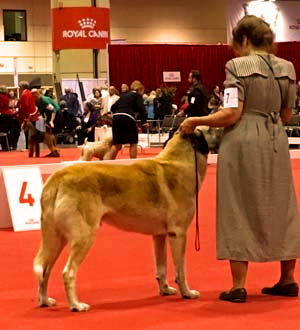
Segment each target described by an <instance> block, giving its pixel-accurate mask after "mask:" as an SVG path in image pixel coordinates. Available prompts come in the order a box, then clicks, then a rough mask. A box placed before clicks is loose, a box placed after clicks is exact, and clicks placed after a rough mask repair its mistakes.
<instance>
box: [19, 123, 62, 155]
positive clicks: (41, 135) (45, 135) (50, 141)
mask: <svg viewBox="0 0 300 330" xmlns="http://www.w3.org/2000/svg"><path fill="white" fill-rule="evenodd" d="M22 129H23V131H24V132H26V131H28V145H29V157H33V155H34V153H35V157H40V143H44V144H46V146H47V147H48V148H49V150H50V154H48V155H47V156H46V157H60V154H59V149H58V148H57V147H56V140H55V136H54V135H53V134H52V133H50V132H42V131H40V130H38V129H37V128H35V127H34V125H33V124H32V122H31V121H30V120H29V119H25V120H24V122H23V124H22Z"/></svg>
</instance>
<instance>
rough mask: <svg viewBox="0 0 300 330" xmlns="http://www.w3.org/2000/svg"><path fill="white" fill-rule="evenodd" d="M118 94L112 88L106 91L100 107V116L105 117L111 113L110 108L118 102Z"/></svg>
mask: <svg viewBox="0 0 300 330" xmlns="http://www.w3.org/2000/svg"><path fill="white" fill-rule="evenodd" d="M118 94H119V92H118V91H117V89H116V88H115V87H114V86H110V87H109V89H108V95H106V96H104V98H103V100H102V106H101V114H102V115H105V114H107V113H110V112H111V107H112V106H113V105H114V104H115V103H116V102H117V101H118V100H119V98H120V96H119V95H118Z"/></svg>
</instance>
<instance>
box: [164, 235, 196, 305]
mask: <svg viewBox="0 0 300 330" xmlns="http://www.w3.org/2000/svg"><path fill="white" fill-rule="evenodd" d="M168 236H169V241H170V244H171V251H172V256H173V262H174V268H175V274H176V275H175V281H176V283H177V284H178V287H179V291H180V293H181V295H182V297H183V298H185V299H192V298H198V297H199V295H200V294H199V292H198V291H196V290H190V289H189V287H188V284H187V282H186V278H185V249H186V232H182V231H174V232H173V231H172V232H169V233H168Z"/></svg>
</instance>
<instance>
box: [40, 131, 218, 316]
mask: <svg viewBox="0 0 300 330" xmlns="http://www.w3.org/2000/svg"><path fill="white" fill-rule="evenodd" d="M205 135H207V136H208V139H206V138H205V137H204V134H203V133H202V131H201V130H200V129H196V130H195V132H194V133H193V134H192V135H189V136H186V137H185V136H181V135H180V133H179V132H176V133H175V134H174V136H173V137H172V139H170V140H169V142H168V143H167V145H166V146H165V148H164V149H163V150H162V151H161V152H160V153H159V154H158V155H157V156H156V157H154V158H153V159H144V160H141V159H140V160H136V161H134V162H133V163H130V164H120V163H117V164H116V163H113V162H106V161H104V162H101V163H87V162H85V163H81V162H79V163H76V164H73V165H70V166H67V167H65V168H63V169H61V170H59V171H57V172H56V173H54V174H53V175H52V176H51V177H50V178H49V179H48V181H47V182H46V184H45V186H44V188H43V191H42V196H41V208H42V215H41V224H42V230H41V234H42V242H41V246H40V249H39V251H38V253H37V255H36V257H35V259H34V272H35V274H36V276H37V279H38V282H39V305H40V306H53V305H55V304H56V301H55V300H54V299H52V298H50V297H48V280H49V276H50V272H51V269H52V267H53V265H54V263H55V261H56V259H57V258H58V256H59V255H60V253H61V251H62V249H63V248H64V246H65V245H66V244H69V246H70V254H69V258H68V261H67V263H66V266H65V268H64V270H63V281H64V285H65V290H66V295H67V298H68V304H69V308H70V310H72V311H86V310H88V308H89V305H87V304H85V303H83V302H79V300H78V299H77V293H76V274H77V270H78V267H79V265H80V263H81V262H82V261H83V259H84V258H85V256H86V254H87V253H88V251H89V249H90V247H91V245H92V244H93V242H94V240H95V237H96V233H97V230H98V228H99V226H100V224H101V222H105V223H108V224H110V225H113V226H115V227H117V228H119V229H121V230H126V231H132V232H138V233H142V234H147V235H152V236H153V242H154V251H155V259H156V279H157V282H158V287H159V293H160V294H161V295H174V294H176V289H175V288H173V287H171V286H169V284H168V281H167V271H166V269H167V266H166V259H167V255H166V242H167V238H168V240H169V243H170V245H171V251H172V256H173V262H174V269H175V279H176V283H177V284H178V287H179V291H180V293H181V295H182V297H183V298H187V299H189V298H197V297H199V292H198V291H196V290H190V289H189V286H188V284H187V282H186V277H185V268H184V263H185V246H186V234H187V230H188V227H189V225H190V224H191V222H192V219H193V216H194V211H195V201H196V198H197V193H198V192H197V191H196V187H195V185H194V184H193V183H194V182H195V180H196V175H197V176H198V179H199V185H198V187H200V186H201V182H202V181H203V179H204V176H205V172H206V165H207V155H208V152H209V148H210V147H214V145H213V144H214V143H216V140H217V139H216V138H215V137H213V133H212V132H206V133H205ZM207 141H209V143H208V142H207ZM195 155H196V157H195ZM195 158H196V159H197V162H196V161H195ZM196 164H197V166H196ZM141 187H143V188H141Z"/></svg>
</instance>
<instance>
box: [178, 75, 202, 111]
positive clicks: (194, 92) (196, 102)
mask: <svg viewBox="0 0 300 330" xmlns="http://www.w3.org/2000/svg"><path fill="white" fill-rule="evenodd" d="M188 82H189V84H190V88H189V90H188V102H189V106H188V107H187V108H186V110H185V111H180V112H179V113H178V114H177V116H180V117H183V116H187V117H196V116H197V117H198V116H206V115H207V114H208V98H207V92H206V90H205V88H204V86H203V85H202V84H201V75H200V72H199V71H198V70H192V71H191V72H190V74H189V79H188Z"/></svg>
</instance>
